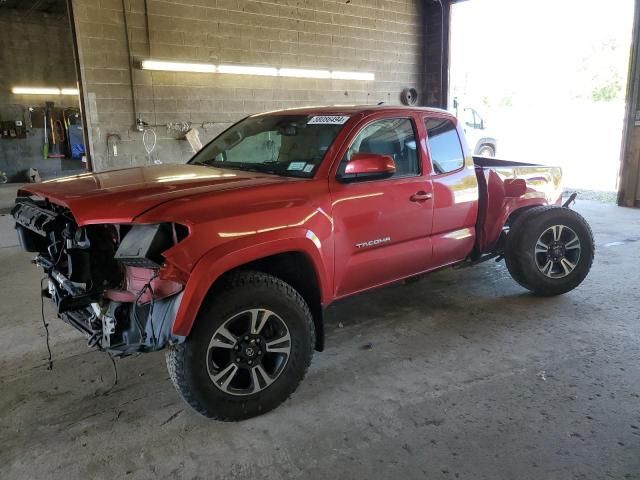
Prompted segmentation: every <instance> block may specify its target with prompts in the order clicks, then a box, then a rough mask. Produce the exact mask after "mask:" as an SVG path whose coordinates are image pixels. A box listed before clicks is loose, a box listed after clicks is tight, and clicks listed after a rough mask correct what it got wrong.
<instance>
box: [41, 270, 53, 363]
mask: <svg viewBox="0 0 640 480" xmlns="http://www.w3.org/2000/svg"><path fill="white" fill-rule="evenodd" d="M45 280H48V278H47V277H44V278H42V279H41V280H40V315H41V316H42V325H43V326H44V335H45V337H44V338H45V342H46V344H47V352H49V366H48V367H47V370H53V357H52V355H51V346H50V345H49V324H48V323H47V322H46V320H45V319H44V287H43V286H42V282H43V281H45Z"/></svg>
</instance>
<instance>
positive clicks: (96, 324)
mask: <svg viewBox="0 0 640 480" xmlns="http://www.w3.org/2000/svg"><path fill="white" fill-rule="evenodd" d="M11 213H12V215H13V217H14V218H15V222H16V230H17V234H18V238H19V240H20V244H21V246H22V248H23V249H24V250H26V251H28V252H33V253H36V254H37V255H36V257H35V259H34V263H35V264H36V265H38V266H39V267H41V268H42V269H43V270H44V272H45V274H46V288H44V289H43V290H42V295H43V296H45V297H47V298H49V299H51V301H52V302H53V304H54V305H55V306H56V308H57V314H58V316H59V317H60V318H61V319H62V320H63V321H65V322H66V323H68V324H69V325H71V326H73V327H74V328H76V329H77V330H79V331H80V332H82V333H83V334H84V335H85V336H86V337H87V341H88V344H89V346H90V347H94V348H98V349H100V350H103V351H106V352H108V353H110V354H111V355H112V356H114V357H122V356H126V355H131V354H134V353H140V352H149V351H155V350H160V349H162V348H164V347H165V346H167V345H170V344H175V343H180V342H182V341H184V337H180V336H174V335H172V333H171V328H172V325H173V320H174V318H175V316H176V313H177V310H178V307H179V306H180V301H181V298H182V291H183V284H182V283H181V282H179V281H176V279H175V278H167V275H165V271H164V270H163V267H166V265H164V258H163V256H162V254H163V252H165V251H166V250H168V249H170V248H171V247H173V246H175V245H177V244H178V243H179V242H180V241H181V240H183V239H184V238H185V237H186V236H187V235H188V229H187V227H185V226H183V225H180V224H177V223H159V224H153V225H148V224H97V225H84V226H79V225H78V224H77V222H76V221H75V219H74V217H73V214H72V212H71V211H70V210H69V209H68V208H66V207H64V206H61V205H59V204H55V203H52V202H50V201H48V200H46V199H44V198H40V197H36V196H23V197H19V198H18V199H17V200H16V204H15V207H14V208H13V210H12V212H11Z"/></svg>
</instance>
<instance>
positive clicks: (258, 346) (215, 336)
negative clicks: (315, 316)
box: [166, 271, 315, 421]
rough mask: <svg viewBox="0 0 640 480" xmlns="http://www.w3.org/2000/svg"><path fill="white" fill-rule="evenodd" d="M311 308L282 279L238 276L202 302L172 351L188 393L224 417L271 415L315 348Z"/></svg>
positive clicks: (170, 358) (207, 411) (171, 365)
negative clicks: (191, 324) (190, 326)
mask: <svg viewBox="0 0 640 480" xmlns="http://www.w3.org/2000/svg"><path fill="white" fill-rule="evenodd" d="M314 332H315V330H314V325H313V320H312V316H311V313H310V311H309V307H308V306H307V304H306V302H305V301H304V299H303V298H302V297H301V296H300V294H299V293H298V292H297V291H296V290H295V289H293V287H291V286H290V285H288V284H287V283H285V282H283V281H282V280H280V279H278V278H276V277H273V276H271V275H267V274H264V273H260V272H251V271H242V272H237V273H235V274H233V275H232V276H231V277H230V278H229V279H228V281H227V282H226V284H225V286H224V287H223V289H222V290H220V291H217V292H216V293H215V294H214V295H212V296H211V298H209V299H208V300H207V301H206V302H205V303H204V304H203V306H202V308H201V309H200V312H199V313H198V317H197V319H196V323H195V325H194V327H193V330H192V331H191V334H190V335H189V337H188V338H187V340H186V341H185V342H184V343H182V344H179V345H176V346H174V347H172V348H171V349H170V350H169V351H168V353H167V357H166V358H167V368H168V370H169V374H170V376H171V380H172V381H173V384H174V386H175V387H176V389H177V390H178V392H179V393H180V394H181V396H182V398H183V399H184V400H185V401H186V402H187V403H188V404H189V405H190V406H191V407H193V408H194V409H195V410H196V411H197V412H199V413H201V414H202V415H204V416H206V417H209V418H214V419H217V420H223V421H236V420H242V419H246V418H250V417H254V416H257V415H261V414H263V413H266V412H268V411H270V410H272V409H274V408H276V407H277V406H278V405H280V404H281V403H282V402H284V401H285V400H286V399H287V398H288V397H289V396H290V395H291V394H292V393H293V392H294V391H295V390H296V388H297V387H298V385H299V384H300V382H301V381H302V379H303V378H304V376H305V374H306V372H307V369H308V368H309V365H310V363H311V357H312V355H313V348H314V345H315V338H314Z"/></svg>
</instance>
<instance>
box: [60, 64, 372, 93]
mask: <svg viewBox="0 0 640 480" xmlns="http://www.w3.org/2000/svg"><path fill="white" fill-rule="evenodd" d="M141 67H142V69H143V70H162V71H168V72H201V73H215V72H218V73H228V74H232V75H258V76H266V77H291V78H319V79H334V80H361V81H372V80H375V78H376V76H375V74H374V73H372V72H346V71H342V70H333V71H330V70H315V69H308V68H276V67H262V66H249V65H218V66H216V65H212V64H210V63H185V62H165V61H164V60H143V61H142V63H141ZM64 90H66V89H63V94H64V95H66V93H64Z"/></svg>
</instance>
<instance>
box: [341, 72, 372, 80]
mask: <svg viewBox="0 0 640 480" xmlns="http://www.w3.org/2000/svg"><path fill="white" fill-rule="evenodd" d="M331 78H333V79H335V80H365V81H368V80H375V79H376V76H375V74H373V73H370V72H341V71H339V70H333V71H332V72H331Z"/></svg>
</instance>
